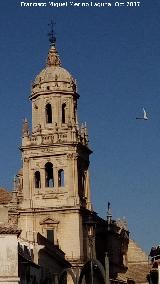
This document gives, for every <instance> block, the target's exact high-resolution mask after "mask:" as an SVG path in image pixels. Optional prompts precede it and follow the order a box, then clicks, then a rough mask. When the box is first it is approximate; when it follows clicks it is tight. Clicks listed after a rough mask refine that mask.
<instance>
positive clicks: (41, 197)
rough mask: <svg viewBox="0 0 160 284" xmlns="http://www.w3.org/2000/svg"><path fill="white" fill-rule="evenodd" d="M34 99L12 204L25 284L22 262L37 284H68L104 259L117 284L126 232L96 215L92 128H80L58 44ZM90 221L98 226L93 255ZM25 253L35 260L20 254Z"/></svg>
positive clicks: (70, 79)
mask: <svg viewBox="0 0 160 284" xmlns="http://www.w3.org/2000/svg"><path fill="white" fill-rule="evenodd" d="M29 99H30V101H31V104H32V125H31V127H30V126H29V123H28V121H27V119H25V120H24V122H23V129H22V144H21V147H20V150H21V153H22V168H21V169H20V171H19V172H18V174H17V175H16V178H15V180H14V189H13V191H12V199H11V200H10V199H9V203H8V208H9V223H10V224H12V225H14V226H17V227H18V229H19V230H21V234H20V237H19V245H20V253H19V254H20V256H19V263H20V265H19V267H20V272H19V276H20V279H21V280H20V283H22V284H23V283H25V281H26V280H25V279H26V277H29V273H28V274H26V272H25V269H24V267H23V265H22V263H23V259H25V261H26V263H27V265H28V267H30V269H31V271H32V278H33V280H34V282H33V283H49V284H50V283H56V284H58V281H59V278H60V274H61V272H63V270H66V269H68V270H69V271H70V275H69V276H67V280H66V281H67V282H66V283H67V284H70V283H73V279H74V278H76V277H79V274H80V271H81V270H82V267H83V266H84V264H86V263H87V262H88V260H89V259H90V258H94V259H98V261H100V262H101V263H102V265H105V254H106V252H108V256H109V262H110V278H113V279H116V278H117V276H118V273H125V272H126V270H127V249H128V241H129V232H128V229H127V228H126V226H123V225H122V223H121V224H119V223H118V222H116V221H114V220H112V218H111V215H109V216H108V219H107V220H104V219H102V218H100V217H98V215H97V214H96V212H93V210H92V204H91V200H90V181H89V156H90V154H91V153H92V151H91V150H90V148H89V145H88V133H87V127H86V124H82V125H81V126H80V125H79V122H78V115H77V108H78V99H79V94H78V92H77V84H76V81H75V80H74V78H73V77H72V75H71V74H70V73H69V72H68V71H67V70H65V69H64V68H63V67H62V66H61V60H60V58H59V55H58V52H57V49H56V46H55V40H52V41H51V46H50V49H49V52H48V56H47V61H46V66H45V68H44V69H43V70H42V71H41V72H40V73H39V74H38V75H37V76H36V78H35V79H34V82H33V84H32V88H31V94H30V97H29ZM89 220H90V221H91V224H93V223H94V224H96V227H95V228H94V229H95V231H94V236H93V239H92V247H91V242H90V239H89V237H88V234H90V232H89V231H88V227H87V224H89V222H90V221H89ZM24 246H25V247H28V249H29V251H30V249H31V250H32V255H30V256H27V255H25V254H24V253H23V250H22V247H24ZM97 263H99V262H97ZM96 265H97V264H95V270H96ZM39 267H40V269H39ZM47 275H49V276H47ZM97 277H99V276H97ZM46 279H47V280H46ZM88 279H89V278H88ZM97 279H98V278H97ZM99 279H100V278H99ZM46 281H48V282H46ZM89 281H90V280H89ZM97 281H98V280H97ZM101 281H102V280H101ZM26 283H27V282H26ZM28 283H32V282H28ZM83 283H84V282H83ZM85 283H87V282H85ZM88 283H89V282H88ZM88 283H87V284H88ZM96 283H99V282H96ZM101 283H102V282H101Z"/></svg>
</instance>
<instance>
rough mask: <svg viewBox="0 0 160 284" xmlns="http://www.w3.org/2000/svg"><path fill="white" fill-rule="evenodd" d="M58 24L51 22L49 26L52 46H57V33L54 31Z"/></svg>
mask: <svg viewBox="0 0 160 284" xmlns="http://www.w3.org/2000/svg"><path fill="white" fill-rule="evenodd" d="M55 24H56V23H55V22H53V21H52V20H51V22H50V24H48V26H50V32H49V33H48V38H49V42H50V44H51V46H55V44H56V36H55V31H54V25H55Z"/></svg>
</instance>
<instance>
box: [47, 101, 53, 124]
mask: <svg viewBox="0 0 160 284" xmlns="http://www.w3.org/2000/svg"><path fill="white" fill-rule="evenodd" d="M46 122H47V123H52V106H51V104H47V105H46Z"/></svg>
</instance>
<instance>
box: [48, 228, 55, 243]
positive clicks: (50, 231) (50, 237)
mask: <svg viewBox="0 0 160 284" xmlns="http://www.w3.org/2000/svg"><path fill="white" fill-rule="evenodd" d="M47 240H49V241H50V242H52V243H54V230H53V229H49V230H47Z"/></svg>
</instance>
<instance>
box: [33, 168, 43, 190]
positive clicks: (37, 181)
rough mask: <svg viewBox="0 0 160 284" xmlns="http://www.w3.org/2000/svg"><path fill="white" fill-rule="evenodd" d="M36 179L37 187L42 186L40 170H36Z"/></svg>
mask: <svg viewBox="0 0 160 284" xmlns="http://www.w3.org/2000/svg"><path fill="white" fill-rule="evenodd" d="M34 180H35V188H40V187H41V175H40V172H39V171H36V172H35V174H34Z"/></svg>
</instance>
